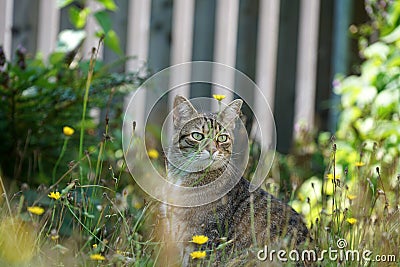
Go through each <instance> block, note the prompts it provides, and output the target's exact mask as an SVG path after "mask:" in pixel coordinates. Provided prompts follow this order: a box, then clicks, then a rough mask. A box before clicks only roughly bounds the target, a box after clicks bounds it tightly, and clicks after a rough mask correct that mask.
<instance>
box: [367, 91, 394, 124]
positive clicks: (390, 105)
mask: <svg viewBox="0 0 400 267" xmlns="http://www.w3.org/2000/svg"><path fill="white" fill-rule="evenodd" d="M399 97H400V92H399V88H391V89H386V90H383V91H382V92H380V93H379V94H378V95H377V97H376V98H375V101H374V102H373V104H372V114H374V115H377V116H378V117H380V118H385V117H388V116H389V115H390V114H391V113H393V112H395V109H396V105H398V100H399Z"/></svg>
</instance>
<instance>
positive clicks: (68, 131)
mask: <svg viewBox="0 0 400 267" xmlns="http://www.w3.org/2000/svg"><path fill="white" fill-rule="evenodd" d="M74 132H75V130H74V129H73V128H71V127H69V126H64V127H63V133H64V134H65V136H71V135H73V134H74Z"/></svg>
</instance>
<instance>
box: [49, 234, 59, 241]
mask: <svg viewBox="0 0 400 267" xmlns="http://www.w3.org/2000/svg"><path fill="white" fill-rule="evenodd" d="M50 238H51V240H53V241H56V240H57V239H59V238H60V236H59V235H51V236H50Z"/></svg>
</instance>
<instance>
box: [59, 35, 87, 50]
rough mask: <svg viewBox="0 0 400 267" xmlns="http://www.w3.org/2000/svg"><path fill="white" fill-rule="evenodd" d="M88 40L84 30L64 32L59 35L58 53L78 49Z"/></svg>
mask: <svg viewBox="0 0 400 267" xmlns="http://www.w3.org/2000/svg"><path fill="white" fill-rule="evenodd" d="M85 38H86V32H85V31H83V30H80V31H74V30H64V31H62V32H60V33H59V34H58V39H57V47H56V51H57V52H69V51H72V50H74V49H76V48H77V47H78V46H79V45H80V44H81V43H82V42H83V40H84V39H85Z"/></svg>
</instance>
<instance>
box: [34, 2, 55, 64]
mask: <svg viewBox="0 0 400 267" xmlns="http://www.w3.org/2000/svg"><path fill="white" fill-rule="evenodd" d="M59 27H60V10H59V9H58V7H57V1H51V0H50V1H49V0H40V2H39V25H38V39H37V52H39V53H42V54H43V57H44V58H45V59H46V58H47V56H48V55H49V54H50V53H51V52H52V51H53V50H54V49H55V47H56V41H57V35H58V31H59Z"/></svg>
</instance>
